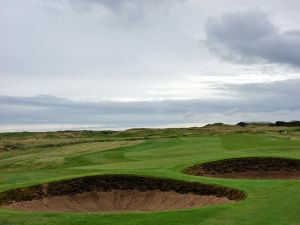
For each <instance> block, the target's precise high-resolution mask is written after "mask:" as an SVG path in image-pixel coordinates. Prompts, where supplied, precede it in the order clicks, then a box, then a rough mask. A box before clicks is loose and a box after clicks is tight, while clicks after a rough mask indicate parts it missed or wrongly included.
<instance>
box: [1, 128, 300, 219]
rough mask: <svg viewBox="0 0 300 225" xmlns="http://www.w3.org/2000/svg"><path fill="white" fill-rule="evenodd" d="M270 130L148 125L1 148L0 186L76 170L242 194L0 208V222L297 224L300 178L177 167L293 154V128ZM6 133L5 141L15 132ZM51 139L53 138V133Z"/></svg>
mask: <svg viewBox="0 0 300 225" xmlns="http://www.w3.org/2000/svg"><path fill="white" fill-rule="evenodd" d="M209 129H213V128H211V127H210V128H209ZM214 129H216V128H214ZM224 129H225V128H224ZM226 129H228V128H227V127H226ZM233 129H241V128H233ZM270 129H271V130H269V128H268V129H265V130H264V129H262V128H259V129H257V130H256V129H253V130H251V131H249V132H247V131H246V130H243V132H241V130H235V131H228V130H227V131H226V132H224V131H223V130H222V131H221V134H217V133H216V131H215V130H214V131H209V132H206V131H205V132H203V131H201V132H200V131H198V130H197V129H196V128H195V129H187V130H182V129H181V130H167V131H163V132H167V134H166V133H163V134H159V133H160V132H162V131H159V132H156V131H151V132H150V133H151V135H152V136H155V138H154V139H149V140H147V139H146V140H143V141H119V139H120V138H121V137H120V136H114V135H116V134H112V135H113V137H111V136H110V138H113V139H114V141H112V142H91V143H81V144H74V145H66V146H60V147H50V148H47V147H45V148H33V149H28V150H26V151H9V152H1V153H0V170H1V173H0V191H5V190H8V189H13V188H18V187H25V186H29V185H34V184H39V183H44V182H51V181H58V180H61V179H66V178H72V177H78V176H88V175H99V174H113V173H118V174H137V175H146V176H157V177H165V178H174V179H180V180H186V181H195V182H197V181H198V182H203V183H209V184H218V185H223V186H227V187H233V188H237V189H241V190H244V191H245V192H246V193H247V196H248V197H247V199H245V200H243V201H240V202H236V203H230V204H224V205H217V206H209V207H204V208H200V209H186V210H177V211H170V212H153V213H120V214H89V213H77V214H76V213H74V214H72V213H50V212H49V213H47V212H21V211H12V210H6V209H0V224H1V225H21V224H22V225H45V224H47V225H61V224H64V225H71V224H72V225H83V224H89V225H90V224H101V225H138V224H144V225H150V224H151V225H152V224H164V225H165V224H166V225H196V224H197V225H199V224H207V225H212V224H214V225H217V224H218V225H219V224H225V225H232V224H239V225H240V224H242V225H243V224H248V225H269V224H270V225H271V224H272V225H277V224H278V225H297V224H300V214H299V202H300V182H299V181H297V180H242V179H241V180H234V179H220V178H208V177H196V176H190V175H186V174H182V173H181V171H182V170H183V169H184V168H185V167H188V166H191V165H193V164H197V163H203V162H209V161H215V160H221V159H225V158H231V157H249V156H273V157H287V158H297V159H300V140H299V136H297V133H296V134H295V132H291V133H292V134H291V133H290V132H288V133H287V134H285V135H280V134H279V133H278V131H277V130H272V129H275V128H270ZM195 130H196V131H195ZM145 133H146V134H145ZM148 133H149V132H148V131H145V130H138V131H136V130H133V131H131V133H130V135H129V134H128V133H125V134H126V135H124V134H122V135H124V136H126V137H149V134H148ZM34 135H41V134H33V136H34ZM55 135H56V134H55ZM76 135H78V134H76ZM76 135H75V136H76ZM160 136H161V138H159V137H160ZM170 136H172V138H170ZM167 137H169V138H167ZM291 137H293V138H291ZM295 137H296V138H295ZM1 138H2V140H4V139H5V137H1ZM18 138H20V137H18ZM22 138H23V139H24V141H25V140H26V139H27V138H31V139H32V138H33V137H32V135H31V136H30V135H28V137H25V138H24V137H22ZM52 138H53V137H52ZM76 138H80V137H78V136H77V137H76ZM85 138H86V136H85ZM7 139H10V141H12V140H14V139H15V137H9V138H7ZM53 140H54V141H55V140H56V141H57V139H55V138H53ZM6 141H7V140H6Z"/></svg>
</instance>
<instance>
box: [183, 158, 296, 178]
mask: <svg viewBox="0 0 300 225" xmlns="http://www.w3.org/2000/svg"><path fill="white" fill-rule="evenodd" d="M184 173H187V174H191V175H196V176H210V177H220V178H241V179H243V178H245V179H300V160H298V159H288V158H278V157H246V158H233V159H225V160H220V161H214V162H208V163H203V164H200V165H195V166H192V167H189V168H187V169H185V170H184Z"/></svg>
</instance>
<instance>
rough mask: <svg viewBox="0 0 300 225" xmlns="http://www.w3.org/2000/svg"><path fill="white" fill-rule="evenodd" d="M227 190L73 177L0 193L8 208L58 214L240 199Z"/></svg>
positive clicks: (165, 181) (153, 208)
mask: <svg viewBox="0 0 300 225" xmlns="http://www.w3.org/2000/svg"><path fill="white" fill-rule="evenodd" d="M245 197H246V196H245V194H244V193H243V192H241V191H239V190H236V189H231V188H227V187H220V186H214V185H206V184H201V183H191V182H184V181H175V180H169V179H162V178H150V177H142V176H133V175H101V176H90V177H82V178H75V179H71V180H64V181H58V182H52V183H48V184H42V185H35V186H31V187H26V188H22V189H15V190H10V191H6V192H2V193H0V205H1V206H2V207H5V208H10V209H21V210H29V211H62V212H115V211H160V210H172V209H181V208H194V207H201V206H205V205H210V204H219V203H225V202H230V201H234V200H242V199H244V198H245Z"/></svg>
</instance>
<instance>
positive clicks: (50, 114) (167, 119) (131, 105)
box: [0, 80, 300, 128]
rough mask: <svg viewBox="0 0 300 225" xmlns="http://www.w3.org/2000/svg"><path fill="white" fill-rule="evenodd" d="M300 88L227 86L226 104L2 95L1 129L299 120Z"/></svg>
mask: <svg viewBox="0 0 300 225" xmlns="http://www.w3.org/2000/svg"><path fill="white" fill-rule="evenodd" d="M299 84H300V80H286V81H280V82H279V81H278V82H271V83H263V84H262V83H253V84H245V85H231V86H230V87H229V86H226V85H225V86H223V89H224V91H225V92H227V95H228V94H231V95H232V96H234V98H228V99H225V100H218V99H215V100H199V99H195V100H173V101H171V100H169V101H137V102H113V101H102V102H83V101H72V100H68V99H63V98H57V97H53V96H37V97H12V96H0V107H1V112H0V127H1V124H2V125H5V124H93V125H97V124H101V125H103V126H104V127H111V128H114V127H141V126H144V127H147V126H156V125H161V126H164V125H168V124H180V123H181V124H184V123H199V124H202V123H210V122H217V121H225V122H226V121H227V122H238V121H239V120H268V121H274V120H280V119H285V118H286V119H288V120H289V119H297V118H299V116H300V103H299V101H298V96H299V94H300V93H299V90H298V88H297V87H299ZM228 90H230V93H228ZM253 93H254V94H253Z"/></svg>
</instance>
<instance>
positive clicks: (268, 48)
mask: <svg viewBox="0 0 300 225" xmlns="http://www.w3.org/2000/svg"><path fill="white" fill-rule="evenodd" d="M205 31H206V36H207V37H206V41H205V43H206V45H207V47H208V48H209V49H210V50H211V51H212V52H214V53H216V54H217V55H218V56H220V57H221V58H222V59H224V60H227V61H231V62H238V63H279V64H288V65H292V66H296V67H300V51H299V48H300V30H287V31H280V29H279V28H278V27H276V26H275V25H274V24H272V22H271V21H270V19H269V17H268V16H267V15H266V14H264V13H262V12H257V11H248V12H239V13H230V14H224V15H223V16H222V17H221V18H220V19H209V20H208V21H207V23H206V26H205Z"/></svg>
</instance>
